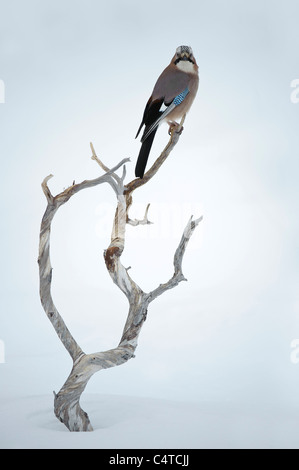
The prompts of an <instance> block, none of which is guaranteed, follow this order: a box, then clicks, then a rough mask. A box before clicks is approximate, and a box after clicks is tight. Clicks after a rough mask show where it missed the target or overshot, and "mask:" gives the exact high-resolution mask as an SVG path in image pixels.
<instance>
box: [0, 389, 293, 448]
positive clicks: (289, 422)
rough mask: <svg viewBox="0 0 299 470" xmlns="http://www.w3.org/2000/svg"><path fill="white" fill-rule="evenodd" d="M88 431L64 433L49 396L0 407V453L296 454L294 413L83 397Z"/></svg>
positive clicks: (123, 398)
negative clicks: (278, 451)
mask: <svg viewBox="0 0 299 470" xmlns="http://www.w3.org/2000/svg"><path fill="white" fill-rule="evenodd" d="M82 407H83V408H84V409H85V411H87V412H88V414H89V417H90V419H91V422H92V425H93V427H94V431H93V432H91V433H70V432H69V431H68V430H67V428H66V427H64V425H63V424H61V423H60V422H59V421H58V420H57V418H56V417H55V416H54V413H53V397H52V396H51V395H39V396H24V397H19V398H13V399H7V400H4V401H2V402H1V405H0V416H1V420H0V448H7V449H16V448H24V449H47V448H50V449H61V448H65V449H72V448H79V449H81V448H82V449H83V448H86V449H91V448H99V449H134V448H135V449H175V448H177V449H193V448H195V449H200V448H206V449H208V448H212V449H213V448H226V449H228V448H296V447H298V441H299V438H298V433H297V424H298V418H299V416H298V413H297V414H294V413H293V412H292V411H291V410H289V412H288V413H285V411H284V412H282V410H277V409H276V410H273V409H271V408H268V409H267V408H266V407H265V408H264V409H261V408H260V407H253V408H248V405H245V404H243V405H241V404H238V405H237V404H225V403H222V404H220V403H218V404H217V403H213V402H210V403H202V404H198V403H183V402H175V401H170V400H161V399H152V398H145V397H133V396H131V397H130V396H121V395H119V396H118V395H100V394H86V396H83V399H82Z"/></svg>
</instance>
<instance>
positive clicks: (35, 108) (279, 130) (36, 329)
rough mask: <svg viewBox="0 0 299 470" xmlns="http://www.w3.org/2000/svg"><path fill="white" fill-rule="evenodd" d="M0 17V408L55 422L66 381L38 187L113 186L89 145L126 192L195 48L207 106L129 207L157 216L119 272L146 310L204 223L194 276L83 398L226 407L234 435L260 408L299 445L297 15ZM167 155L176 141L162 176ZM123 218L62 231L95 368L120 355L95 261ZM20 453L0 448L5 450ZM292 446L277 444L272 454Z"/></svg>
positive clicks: (120, 10) (68, 214)
mask: <svg viewBox="0 0 299 470" xmlns="http://www.w3.org/2000/svg"><path fill="white" fill-rule="evenodd" d="M0 5H1V15H0V31H1V34H0V54H1V68H0V79H1V80H3V82H4V84H5V102H4V103H1V104H0V136H1V138H0V152H1V174H2V178H1V184H0V188H1V189H0V191H1V199H0V204H1V220H2V230H1V260H2V263H1V317H0V339H1V340H2V341H3V342H4V346H5V363H4V364H2V363H0V394H1V400H2V403H4V404H5V403H6V402H5V400H12V399H13V400H19V399H22V400H23V399H24V398H26V397H27V398H28V399H29V398H30V397H36V396H44V395H46V396H48V397H50V399H49V409H50V410H51V407H52V398H51V393H52V390H56V392H57V391H58V390H59V389H60V387H61V386H62V384H63V382H64V381H65V379H66V377H67V375H68V373H69V371H70V368H71V360H70V358H69V357H68V355H67V352H66V351H65V350H64V348H63V346H62V344H61V343H60V341H59V340H58V338H57V336H56V333H55V331H54V330H53V328H52V326H51V324H50V322H49V321H48V319H47V317H46V315H45V314H44V312H43V310H42V307H41V305H40V301H39V292H38V266H37V256H38V237H39V227H40V221H41V217H42V215H43V212H44V210H45V207H46V200H45V197H44V195H43V193H42V191H41V187H40V183H41V181H42V180H43V178H44V177H45V176H46V175H48V174H50V173H52V174H54V178H53V179H52V180H51V181H50V182H49V185H50V188H51V190H52V192H53V194H57V193H58V192H60V191H61V190H62V189H63V188H65V187H67V186H69V185H70V184H72V182H73V180H75V181H76V182H79V181H82V180H84V179H86V178H95V177H97V176H98V175H100V174H101V169H100V168H99V167H98V166H97V165H96V163H95V162H93V161H92V160H91V159H90V156H91V152H90V148H89V142H90V141H92V142H93V144H94V146H95V149H96V151H97V153H98V155H99V156H100V157H101V158H102V160H103V161H104V163H105V164H106V165H107V166H113V165H115V164H116V163H117V162H119V161H120V160H121V159H122V158H124V157H130V158H131V163H129V164H127V181H129V180H131V179H132V178H133V176H134V167H135V163H136V158H137V155H138V151H139V148H140V142H139V141H138V140H135V139H134V137H135V134H136V131H137V129H138V126H139V124H140V121H141V118H142V114H143V110H144V106H145V104H146V101H147V99H148V98H149V96H150V93H151V91H152V88H153V86H154V84H155V81H156V79H157V77H158V76H159V74H160V73H161V72H162V70H163V69H164V68H165V67H166V66H167V65H168V63H169V61H170V59H171V57H172V56H173V54H174V52H175V49H176V47H177V46H179V45H182V44H186V45H191V46H192V48H193V51H194V55H195V57H196V59H197V63H198V65H199V73H200V88H199V92H198V95H197V98H196V100H195V102H194V105H193V107H192V109H191V111H190V113H189V115H188V116H187V119H186V121H185V129H184V132H183V134H182V136H181V139H180V141H179V143H178V145H177V146H176V148H175V149H174V151H173V152H172V154H171V155H170V157H169V158H168V160H167V161H166V162H165V164H164V165H163V167H162V168H161V170H160V171H159V173H158V174H157V175H156V177H155V178H154V179H153V180H152V181H151V182H150V183H149V184H147V185H146V187H143V188H141V189H140V190H138V191H136V193H135V194H134V203H135V205H134V207H133V208H132V212H131V216H132V217H142V216H143V211H144V209H145V207H146V205H147V203H148V202H150V203H151V208H150V212H149V218H150V220H151V221H152V222H154V224H153V225H150V226H147V227H136V228H134V227H128V230H127V241H126V249H125V252H124V254H123V258H122V259H123V263H124V265H125V266H131V270H130V274H131V276H132V277H133V279H134V280H135V281H136V282H137V283H138V284H139V285H140V286H141V288H142V289H143V290H144V291H149V290H151V289H153V288H155V287H156V286H157V285H158V284H160V283H161V282H165V281H167V280H168V279H169V277H170V276H171V275H172V258H173V254H174V251H175V249H176V246H177V244H178V242H179V240H180V237H181V235H182V232H183V229H184V227H185V225H186V223H187V221H188V219H189V217H190V215H192V214H193V215H194V217H199V216H201V215H203V217H204V218H203V221H202V222H201V223H200V225H199V226H198V228H197V230H196V232H195V234H194V236H193V238H192V240H191V241H190V244H189V246H188V249H187V252H186V255H185V259H184V265H183V268H184V274H185V276H186V278H187V279H188V282H187V283H181V284H180V285H179V286H178V287H177V288H175V289H174V290H172V291H170V292H167V293H166V294H164V295H163V297H160V298H158V299H157V300H156V301H155V302H154V303H153V304H151V305H150V309H149V312H148V317H147V321H146V323H145V324H144V327H143V329H142V332H141V335H140V338H139V345H138V349H137V351H136V358H135V359H134V360H132V361H129V362H128V363H127V364H125V365H123V366H121V367H117V368H113V369H109V370H107V371H104V372H102V373H98V374H96V375H95V376H94V377H93V378H92V379H91V380H90V382H89V384H88V386H87V389H86V392H87V394H88V393H90V394H92V393H97V394H104V395H105V396H108V397H109V396H111V395H116V396H118V395H122V396H126V397H135V396H136V397H139V399H142V398H144V399H145V398H150V399H159V400H160V399H161V400H174V401H179V402H183V403H185V404H187V405H188V406H189V405H190V404H196V406H201V407H203V408H201V410H202V409H203V410H204V409H205V405H204V404H206V403H208V404H209V405H208V406H209V407H213V404H215V406H216V404H217V410H220V412H219V413H220V414H221V413H227V419H228V420H229V416H230V411H229V410H230V409H231V407H232V406H233V407H234V406H237V410H243V411H244V410H246V409H251V410H255V411H256V414H257V416H259V411H258V410H261V409H262V410H263V409H267V410H270V411H269V413H270V415H271V416H272V415H274V416H276V417H277V421H276V422H277V429H278V436H279V435H280V434H279V432H281V435H285V433H286V429H287V430H288V429H289V433H290V434H291V429H290V428H288V426H287V425H286V421H285V420H286V419H287V417H288V416H289V415H291V416H293V417H294V416H298V412H299V410H298V394H297V390H298V386H299V380H298V377H299V364H296V363H294V361H293V362H292V361H291V353H292V351H293V353H294V349H292V348H291V342H292V341H293V340H294V339H296V338H299V320H298V318H299V315H298V314H299V298H298V229H299V224H298V209H299V207H298V196H299V191H298V177H299V163H298V162H299V158H298V157H299V155H298V143H299V133H298V123H299V103H296V101H297V99H298V98H299V92H298V93H296V89H294V88H292V87H291V83H292V81H293V80H296V79H298V78H299V62H298V41H299V28H298V14H299V7H298V2H296V1H291V0H287V1H283V2H282V1H273V0H272V1H270V0H269V1H266V0H265V1H262V2H261V1H255V0H254V1H252V2H249V3H248V2H245V1H234V0H229V1H227V2H221V1H216V0H214V1H193V0H191V1H187V2H183V3H182V2H179V1H177V0H172V1H171V2H170V1H168V0H165V1H163V2H161V1H160V0H159V1H156V0H153V1H151V2H147V3H145V2H140V1H135V0H131V1H129V0H126V1H116V0H114V1H112V0H111V1H109V2H108V1H107V2H106V1H105V2H104V1H95V0H84V1H68V0H63V1H57V0H51V1H43V2H39V1H33V0H26V1H20V0H10V1H9V2H8V1H5V2H4V1H2V2H1V4H0ZM292 93H293V95H292ZM291 98H293V99H291ZM0 101H1V100H0ZM167 141H168V135H167V126H165V125H164V126H161V128H160V129H159V131H158V133H157V137H156V139H155V142H154V146H153V149H152V152H151V156H150V162H153V161H154V159H155V158H156V157H157V156H158V155H159V152H161V150H162V149H163V147H164V146H165V144H166V143H167ZM114 207H115V195H114V193H113V192H112V190H111V188H110V187H109V186H108V185H106V186H99V187H97V188H94V189H90V190H88V191H83V192H81V193H79V194H78V195H76V196H75V197H74V198H72V199H71V200H70V201H69V203H68V204H67V205H65V206H63V207H62V208H61V209H60V210H59V212H58V213H57V215H56V217H55V220H54V223H53V228H52V238H51V260H52V265H53V298H54V302H55V304H56V306H57V308H58V310H59V312H60V313H61V315H62V316H63V318H64V319H65V321H66V323H67V325H68V327H69V329H70V330H71V332H72V334H73V335H74V337H75V338H76V340H77V341H78V343H79V344H80V346H81V347H82V349H83V350H84V351H85V352H93V351H103V350H105V349H110V348H112V347H114V346H116V345H117V344H118V341H119V339H120V336H121V333H122V328H123V326H124V322H125V318H126V314H127V302H126V299H125V297H124V296H123V295H122V293H121V292H120V291H119V290H118V289H117V287H116V286H115V285H113V283H112V282H111V279H110V278H109V275H108V273H107V271H106V269H105V265H104V262H103V257H102V254H103V250H104V249H105V248H106V247H107V246H108V244H109V237H110V232H111V226H112V220H113V212H114ZM298 356H299V354H298ZM292 357H293V358H295V359H296V357H297V356H296V354H293V356H292ZM98 396H101V395H98ZM7 403H11V402H10V401H8V402H7ZM18 403H19V407H20V409H22V406H21V405H20V403H21V402H18ZM163 403H164V402H163ZM4 406H5V405H4ZM7 406H8V405H7ZM124 407H125V404H124ZM33 408H34V407H33ZM162 408H163V407H162ZM9 409H10V408H9V406H8V408H7V407H6V410H9ZM93 409H94V410H95V409H97V406H96V401H95V402H94V404H93ZM87 411H89V410H87ZM241 415H242V413H241V414H240V416H241ZM9 416H11V414H10V413H9V412H8V413H7V420H8V422H4V423H3V421H2V425H3V431H1V428H0V433H3V435H4V434H5V433H6V431H4V429H5V430H7V428H9V427H10V426H12V422H11V420H10V418H9ZM236 416H238V412H236ZM90 418H91V421H92V414H91V413H90ZM15 419H16V422H14V423H13V426H14V427H17V426H18V414H16V418H15ZM51 419H53V423H55V418H54V417H53V418H51ZM116 419H117V417H116ZM99 420H100V417H99ZM41 421H42V420H41ZM25 423H26V419H25ZM221 423H222V424H221ZM242 423H243V421H242V419H240V422H237V428H236V429H237V430H238V426H239V427H240V432H241V430H242V426H243V424H242ZM280 424H281V426H280ZM55 425H56V424H55ZM57 426H58V427H59V426H60V424H59V423H58V422H57ZM219 426H220V428H221V426H223V430H222V431H223V433H224V434H226V429H225V425H224V424H223V422H222V421H220V424H219ZM246 426H247V425H246ZM25 429H26V424H25V425H24V430H25ZM59 429H60V428H59ZM279 430H280V431H279ZM25 432H26V431H25ZM138 432H139V431H138ZM253 434H254V433H253ZM234 435H238V432H236V433H235V434H234ZM11 436H13V433H12V434H11ZM0 437H1V434H0ZM234 439H235V438H234V437H233V436H232V439H231V441H230V444H225V442H226V441H221V440H220V441H217V440H214V434H213V433H211V436H210V440H209V445H210V446H217V445H221V443H222V445H224V446H226V445H232V446H233V445H234V443H236V441H235V440H234ZM21 441H22V437H21V438H20V439H17V438H16V439H15V440H14V438H13V437H10V438H9V439H8V438H6V440H5V441H3V442H4V444H3V446H8V447H9V446H17V445H21V444H20V442H21ZM0 442H1V439H0ZM145 442H147V443H149V444H148V445H150V442H151V441H150V438H149V437H147V440H146V441H145ZM180 442H181V441H180V438H179V437H178V438H177V440H175V441H173V444H174V445H178V446H180ZM219 442H220V444H219ZM288 442H289V445H296V444H294V442H293V441H292V440H290V441H288V439H285V441H284V445H288ZM245 443H246V438H244V440H243V441H242V440H241V444H240V445H242V444H243V445H245ZM258 444H259V441H258V440H257V441H254V443H253V444H252V445H254V446H257V445H258ZM280 444H281V441H280V440H279V437H278V438H277V440H276V441H275V444H273V445H277V446H279V445H280ZM25 445H28V446H30V445H31V446H34V442H33V443H32V442H31V443H28V444H25ZM53 445H54V444H53ZM117 445H120V444H116V447H117ZM169 445H170V446H171V442H170V443H169ZM186 445H187V444H186ZM197 445H198V446H200V445H201V444H200V442H198V444H197ZM0 446H1V444H0Z"/></svg>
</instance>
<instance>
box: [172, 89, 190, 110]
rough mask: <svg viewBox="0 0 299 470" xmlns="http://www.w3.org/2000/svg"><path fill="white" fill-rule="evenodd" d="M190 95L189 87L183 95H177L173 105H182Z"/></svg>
mask: <svg viewBox="0 0 299 470" xmlns="http://www.w3.org/2000/svg"><path fill="white" fill-rule="evenodd" d="M188 93H189V90H188V87H187V88H185V90H184V91H182V93H180V94H179V95H177V96H176V97H175V99H174V100H173V104H174V105H175V106H178V105H179V104H181V103H182V102H183V101H184V99H185V98H186V96H187V95H188Z"/></svg>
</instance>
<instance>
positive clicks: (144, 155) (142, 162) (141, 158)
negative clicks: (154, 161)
mask: <svg viewBox="0 0 299 470" xmlns="http://www.w3.org/2000/svg"><path fill="white" fill-rule="evenodd" d="M157 130H158V128H156V129H154V130H153V131H152V132H151V133H150V135H149V136H148V137H147V138H146V140H145V141H144V142H143V144H142V145H141V149H140V152H139V155H138V160H137V163H136V167H135V176H136V177H137V178H143V175H144V171H145V167H146V164H147V159H148V156H149V153H150V151H151V148H152V144H153V140H154V137H155V134H156V132H157ZM144 132H145V133H146V132H147V129H146V127H145V129H144Z"/></svg>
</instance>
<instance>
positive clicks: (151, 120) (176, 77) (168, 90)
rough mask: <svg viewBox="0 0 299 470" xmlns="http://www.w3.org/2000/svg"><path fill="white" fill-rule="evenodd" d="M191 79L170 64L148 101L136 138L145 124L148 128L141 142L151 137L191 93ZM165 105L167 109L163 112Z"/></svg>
mask: <svg viewBox="0 0 299 470" xmlns="http://www.w3.org/2000/svg"><path fill="white" fill-rule="evenodd" d="M189 81H190V77H189V76H188V74H186V73H184V72H182V71H180V70H178V69H177V68H176V67H174V66H173V65H172V64H170V65H169V66H168V67H166V69H165V70H164V71H163V72H162V73H161V75H160V77H159V78H158V80H157V83H156V85H155V87H154V90H153V93H152V96H151V97H150V99H149V100H148V102H147V104H146V107H145V110H144V114H143V118H142V121H141V124H140V126H139V129H138V132H137V134H136V137H138V135H139V132H140V130H141V128H142V126H143V124H145V126H146V128H145V131H144V134H143V136H142V139H141V142H144V141H145V139H146V138H147V137H148V136H149V134H150V133H151V132H153V130H154V129H156V127H157V126H158V125H159V124H160V122H161V121H162V120H163V119H165V118H166V116H167V115H168V114H169V113H170V112H171V111H172V110H173V109H174V108H175V107H176V106H178V105H179V104H181V103H182V101H183V100H184V99H185V97H186V96H187V94H188V93H189V88H188V84H189ZM163 105H165V106H166V109H164V110H163V111H162V110H161V108H162V106H163Z"/></svg>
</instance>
